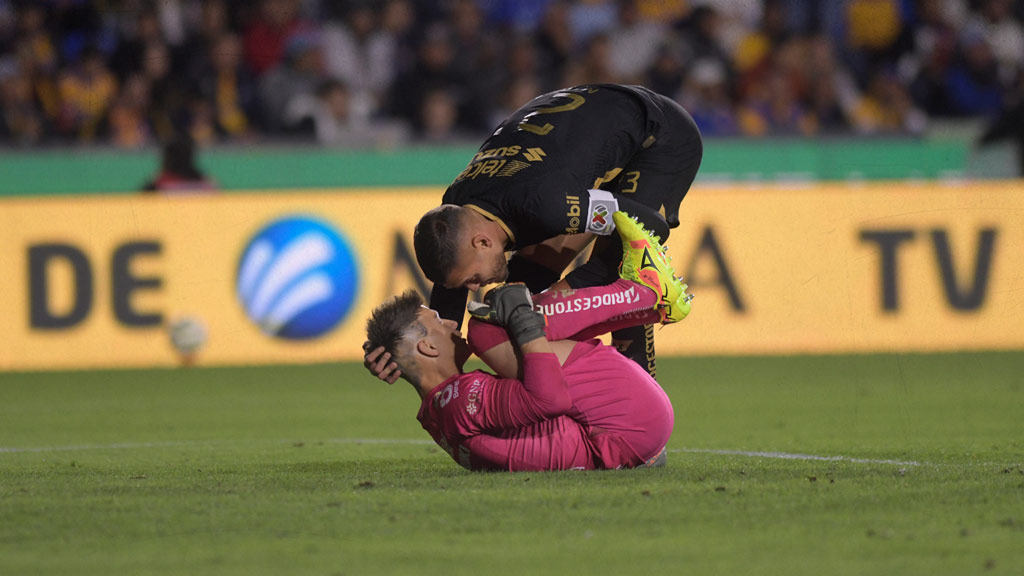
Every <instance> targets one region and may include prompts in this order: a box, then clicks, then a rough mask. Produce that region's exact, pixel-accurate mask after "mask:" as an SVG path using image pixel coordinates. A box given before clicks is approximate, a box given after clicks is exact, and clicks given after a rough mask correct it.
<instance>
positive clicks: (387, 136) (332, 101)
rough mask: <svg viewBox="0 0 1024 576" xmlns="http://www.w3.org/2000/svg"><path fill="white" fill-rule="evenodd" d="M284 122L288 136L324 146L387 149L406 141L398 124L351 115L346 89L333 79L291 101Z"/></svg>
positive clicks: (403, 132)
mask: <svg viewBox="0 0 1024 576" xmlns="http://www.w3.org/2000/svg"><path fill="white" fill-rule="evenodd" d="M285 123H286V125H287V129H288V132H289V133H290V134H294V135H297V136H309V137H312V138H313V139H315V140H316V142H317V143H319V144H323V145H325V146H347V147H363V148H368V147H375V148H388V147H394V146H396V145H398V144H401V143H403V142H405V141H406V140H407V139H408V134H407V130H406V129H404V127H403V126H402V125H400V124H399V123H396V122H389V121H386V120H370V119H366V118H362V117H358V116H356V115H354V114H353V113H352V109H351V99H350V94H349V91H348V88H347V87H346V86H345V85H344V84H343V83H341V82H339V81H337V80H327V81H325V82H324V83H323V84H322V85H320V86H319V87H318V88H317V91H316V94H315V95H313V94H304V95H302V96H299V97H297V98H295V99H294V100H292V101H291V102H290V103H289V105H288V108H287V110H286V111H285Z"/></svg>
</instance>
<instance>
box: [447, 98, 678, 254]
mask: <svg viewBox="0 0 1024 576" xmlns="http://www.w3.org/2000/svg"><path fill="white" fill-rule="evenodd" d="M665 100H666V99H665V98H664V97H662V96H659V95H657V94H655V93H653V92H651V91H650V90H647V89H646V88H643V87H639V86H620V85H611V84H593V85H584V86H576V87H573V88H567V89H565V90H558V91H556V92H551V93H548V94H544V95H541V96H538V97H537V98H534V99H533V100H531V101H530V102H529V103H527V104H526V105H525V106H523V107H522V108H520V109H519V110H516V111H515V112H514V113H512V115H511V116H509V117H508V118H507V119H506V120H505V121H504V122H502V123H501V125H500V126H498V127H497V129H496V130H495V131H494V133H493V134H492V135H491V137H490V138H488V139H487V140H486V141H485V142H484V143H483V145H482V146H481V147H480V149H479V151H478V152H477V153H476V155H474V156H473V159H472V160H471V161H470V163H469V165H468V166H466V169H465V170H463V171H462V173H461V174H459V175H458V177H457V178H456V179H455V181H454V182H453V183H452V184H451V185H450V186H449V187H448V189H447V191H446V192H445V194H444V198H443V200H442V201H443V203H445V204H456V205H459V206H472V207H474V208H476V209H477V210H479V211H480V212H482V213H483V214H484V215H486V216H488V217H489V218H491V219H493V220H495V221H497V222H498V223H499V224H501V225H502V227H503V228H504V229H505V231H506V232H507V233H508V234H509V237H510V238H511V239H512V243H513V245H512V246H509V247H508V248H510V249H511V248H519V247H524V246H529V245H532V244H536V243H538V242H542V241H544V240H546V239H548V238H553V237H555V236H560V235H562V234H576V233H580V232H583V231H585V230H586V229H587V221H586V219H587V218H588V217H593V215H589V214H586V211H587V208H588V206H587V204H586V202H585V201H584V202H583V204H582V206H581V201H580V199H581V194H583V193H584V192H585V191H586V190H590V189H597V188H602V187H607V185H608V184H609V183H612V182H615V183H616V184H617V185H618V188H617V189H616V191H617V192H622V193H637V192H639V190H638V187H637V184H638V182H637V181H635V180H634V181H633V182H632V183H631V182H630V178H631V177H632V176H631V175H630V174H623V173H622V170H623V168H624V167H626V166H627V164H628V163H629V161H630V160H631V159H632V158H633V157H634V156H636V154H637V153H638V152H640V151H643V150H645V149H647V148H649V147H651V146H652V145H654V144H655V143H656V142H657V141H658V133H659V129H660V128H661V126H662V125H663V124H664V114H665V112H664V107H665V103H664V102H665ZM635 174H636V177H638V176H639V172H636V173H635ZM688 185H689V183H687V186H688ZM636 199H637V200H640V198H639V197H637V198H636ZM652 204H657V205H656V206H654V209H655V210H657V209H658V208H659V207H660V202H654V203H652ZM597 217H599V218H604V217H607V218H608V219H610V217H611V215H610V214H607V215H597Z"/></svg>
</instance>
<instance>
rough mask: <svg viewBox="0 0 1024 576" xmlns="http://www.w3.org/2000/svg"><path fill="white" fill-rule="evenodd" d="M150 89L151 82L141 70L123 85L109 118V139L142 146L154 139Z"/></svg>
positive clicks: (127, 145) (120, 144)
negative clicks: (151, 121) (151, 124)
mask: <svg viewBox="0 0 1024 576" xmlns="http://www.w3.org/2000/svg"><path fill="white" fill-rule="evenodd" d="M149 90H150V83H149V81H148V80H147V78H146V77H145V76H143V75H142V74H138V73H136V74H132V75H131V76H129V77H128V78H126V79H125V81H124V83H122V84H121V92H120V93H119V94H118V96H117V100H116V101H115V102H114V105H113V106H112V107H111V109H110V115H109V117H108V123H109V133H110V141H111V143H112V144H113V145H114V146H116V147H118V148H142V147H143V146H144V145H146V144H148V143H149V142H150V140H151V139H152V128H151V126H150V122H149V121H150V109H149V105H150V98H149Z"/></svg>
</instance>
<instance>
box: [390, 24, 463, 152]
mask: <svg viewBox="0 0 1024 576" xmlns="http://www.w3.org/2000/svg"><path fill="white" fill-rule="evenodd" d="M454 60H455V53H454V47H453V46H452V40H451V31H450V30H449V29H448V27H447V26H445V25H444V24H442V23H437V24H433V25H431V26H430V27H429V28H428V29H427V30H425V31H424V36H423V38H422V40H421V41H420V45H419V47H418V59H417V63H416V66H414V67H413V68H412V69H411V70H409V71H408V72H407V73H405V74H403V75H401V76H399V77H398V78H396V79H395V82H394V84H393V85H392V87H391V91H390V95H389V100H390V106H389V110H390V112H391V113H392V114H393V115H394V116H396V117H398V118H399V119H401V120H404V121H405V122H407V123H408V124H409V125H410V126H412V128H413V130H414V131H415V132H416V133H418V134H422V133H424V130H425V126H424V124H423V119H424V118H423V114H422V113H423V110H424V104H425V102H426V100H427V96H428V95H430V94H434V93H436V91H438V90H441V91H446V92H447V95H448V97H449V98H451V99H452V100H453V101H454V103H455V106H456V108H457V110H458V112H459V115H462V114H463V111H464V110H466V109H472V107H473V106H476V105H479V103H478V102H471V101H469V99H468V97H469V94H467V93H466V86H467V82H466V79H465V78H464V77H463V76H462V75H461V73H460V72H459V70H458V68H457V67H456V66H455V63H454ZM472 116H474V115H472V114H466V115H465V117H472Z"/></svg>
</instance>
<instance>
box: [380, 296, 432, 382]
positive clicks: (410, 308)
mask: <svg viewBox="0 0 1024 576" xmlns="http://www.w3.org/2000/svg"><path fill="white" fill-rule="evenodd" d="M422 305H423V300H422V299H421V298H420V295H419V294H417V293H416V291H414V290H406V291H405V292H404V293H402V295H400V296H396V297H394V298H392V299H391V300H388V301H387V302H385V303H383V304H381V305H380V306H378V307H377V308H375V309H374V310H373V313H372V314H371V315H370V319H369V320H367V321H366V340H367V344H366V352H369V351H371V350H375V349H377V348H378V347H380V346H383V347H384V351H385V352H388V353H390V354H391V360H392V361H394V362H395V364H397V365H398V368H399V370H401V371H402V377H403V378H405V379H406V380H408V381H410V382H412V383H414V384H415V383H417V382H418V381H419V374H418V373H417V371H416V363H415V362H414V361H413V356H412V347H411V345H410V344H412V342H414V341H415V339H416V338H421V337H423V336H426V334H427V328H426V326H424V325H423V323H422V322H420V317H419V311H420V308H421V307H422ZM411 341H412V342H411Z"/></svg>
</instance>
